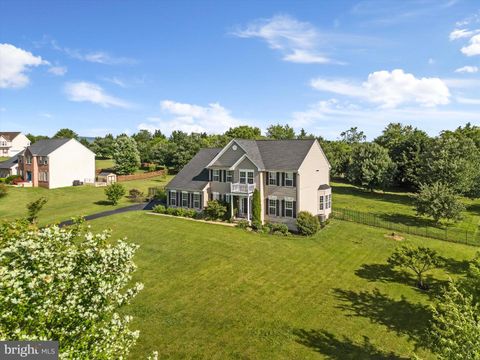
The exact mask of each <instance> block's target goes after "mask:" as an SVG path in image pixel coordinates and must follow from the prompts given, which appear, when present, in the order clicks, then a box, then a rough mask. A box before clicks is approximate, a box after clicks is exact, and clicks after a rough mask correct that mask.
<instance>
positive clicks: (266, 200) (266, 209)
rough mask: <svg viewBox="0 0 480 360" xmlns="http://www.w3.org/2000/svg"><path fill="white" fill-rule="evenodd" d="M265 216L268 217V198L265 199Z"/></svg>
mask: <svg viewBox="0 0 480 360" xmlns="http://www.w3.org/2000/svg"><path fill="white" fill-rule="evenodd" d="M265 214H267V215H268V198H266V199H265Z"/></svg>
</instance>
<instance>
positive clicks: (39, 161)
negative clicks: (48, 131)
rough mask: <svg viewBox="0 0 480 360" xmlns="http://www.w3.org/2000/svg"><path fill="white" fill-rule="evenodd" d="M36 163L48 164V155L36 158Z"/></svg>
mask: <svg viewBox="0 0 480 360" xmlns="http://www.w3.org/2000/svg"><path fill="white" fill-rule="evenodd" d="M38 164H39V165H47V164H48V157H46V156H40V157H39V158H38Z"/></svg>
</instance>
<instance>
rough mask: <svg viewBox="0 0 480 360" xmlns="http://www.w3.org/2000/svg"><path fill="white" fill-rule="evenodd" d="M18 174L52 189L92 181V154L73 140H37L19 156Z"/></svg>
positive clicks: (93, 160)
mask: <svg viewBox="0 0 480 360" xmlns="http://www.w3.org/2000/svg"><path fill="white" fill-rule="evenodd" d="M18 174H19V175H20V176H22V178H23V179H24V180H25V181H27V182H31V184H32V186H34V187H37V186H40V187H45V188H48V189H54V188H59V187H65V186H72V185H73V184H74V182H82V183H83V182H84V181H85V179H94V178H95V154H94V153H93V152H92V151H91V150H90V149H88V148H87V147H85V146H84V145H82V144H81V143H79V142H78V141H77V140H75V139H48V140H39V141H37V142H36V143H35V144H33V145H30V146H29V147H27V148H26V149H25V150H24V151H23V152H22V153H21V154H19V155H18Z"/></svg>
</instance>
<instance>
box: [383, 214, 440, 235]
mask: <svg viewBox="0 0 480 360" xmlns="http://www.w3.org/2000/svg"><path fill="white" fill-rule="evenodd" d="M376 216H378V217H379V218H380V219H382V220H383V221H389V222H393V223H397V224H402V225H405V226H411V227H417V228H422V227H426V226H428V227H431V228H436V229H438V230H439V231H441V230H444V229H443V228H441V227H438V224H437V223H435V221H433V220H432V219H426V218H422V217H419V216H415V215H408V214H402V213H393V214H392V213H391V214H386V213H377V214H376Z"/></svg>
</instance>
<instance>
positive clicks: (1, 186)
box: [0, 184, 8, 197]
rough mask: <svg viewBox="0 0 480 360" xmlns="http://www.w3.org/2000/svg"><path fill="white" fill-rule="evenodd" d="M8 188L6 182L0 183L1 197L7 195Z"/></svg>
mask: <svg viewBox="0 0 480 360" xmlns="http://www.w3.org/2000/svg"><path fill="white" fill-rule="evenodd" d="M7 191H8V188H7V186H6V185H5V184H0V197H4V196H5V195H7Z"/></svg>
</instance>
